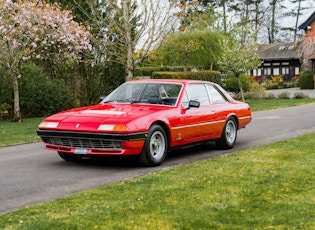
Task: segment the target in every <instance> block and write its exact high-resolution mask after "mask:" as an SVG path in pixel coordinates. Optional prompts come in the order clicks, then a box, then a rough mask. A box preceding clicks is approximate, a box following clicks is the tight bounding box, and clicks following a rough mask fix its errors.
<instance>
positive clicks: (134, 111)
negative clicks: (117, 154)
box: [45, 104, 169, 131]
mask: <svg viewBox="0 0 315 230" xmlns="http://www.w3.org/2000/svg"><path fill="white" fill-rule="evenodd" d="M167 109H169V107H167V106H160V105H154V106H152V105H139V104H99V105H94V106H86V107H81V108H76V109H71V110H67V111H64V112H60V113H58V114H55V115H52V116H50V117H48V118H47V119H45V121H52V122H59V125H58V126H57V128H56V129H59V130H75V131H95V130H97V128H98V127H99V125H100V124H121V125H127V124H128V123H129V122H131V121H132V120H135V119H140V118H143V117H144V116H146V115H148V114H152V113H155V112H158V111H161V110H167Z"/></svg>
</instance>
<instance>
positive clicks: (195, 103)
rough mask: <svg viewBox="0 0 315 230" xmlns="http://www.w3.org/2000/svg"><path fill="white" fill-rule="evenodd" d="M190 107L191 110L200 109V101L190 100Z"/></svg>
mask: <svg viewBox="0 0 315 230" xmlns="http://www.w3.org/2000/svg"><path fill="white" fill-rule="evenodd" d="M188 106H189V107H188V108H190V107H193V108H199V106H200V102H199V101H195V100H190V101H189V104H188Z"/></svg>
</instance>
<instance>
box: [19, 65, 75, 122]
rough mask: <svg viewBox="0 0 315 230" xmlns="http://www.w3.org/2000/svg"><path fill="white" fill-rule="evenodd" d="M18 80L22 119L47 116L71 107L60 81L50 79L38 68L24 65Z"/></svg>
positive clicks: (67, 92) (64, 87)
mask: <svg viewBox="0 0 315 230" xmlns="http://www.w3.org/2000/svg"><path fill="white" fill-rule="evenodd" d="M21 75H22V77H21V78H20V79H19V91H20V106H21V112H22V115H23V116H24V117H38V116H47V115H50V114H52V113H56V112H59V111H62V110H65V109H68V108H71V107H73V103H72V100H71V97H70V92H69V90H68V88H67V87H66V85H65V83H64V82H63V81H62V80H58V79H51V78H48V77H46V76H45V75H44V74H43V71H42V69H41V68H40V67H38V66H35V65H24V66H23V67H22V69H21Z"/></svg>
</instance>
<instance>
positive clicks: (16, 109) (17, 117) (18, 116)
mask: <svg viewBox="0 0 315 230" xmlns="http://www.w3.org/2000/svg"><path fill="white" fill-rule="evenodd" d="M13 92H14V114H13V121H15V122H22V116H21V111H20V94H19V85H18V76H17V75H16V74H13Z"/></svg>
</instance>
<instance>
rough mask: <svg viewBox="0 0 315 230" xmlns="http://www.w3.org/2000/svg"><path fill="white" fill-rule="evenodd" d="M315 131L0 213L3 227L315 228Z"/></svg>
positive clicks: (1, 227)
mask: <svg viewBox="0 0 315 230" xmlns="http://www.w3.org/2000/svg"><path fill="white" fill-rule="evenodd" d="M314 146H315V133H314V134H309V135H305V136H302V137H298V138H294V139H289V140H285V141H281V142H279V143H275V144H271V145H267V146H262V147H257V148H252V149H247V150H244V151H240V152H237V153H234V154H231V155H227V156H223V157H219V158H215V159H209V160H205V161H200V162H196V163H192V164H188V165H184V166H180V167H176V168H171V169H169V170H164V171H160V172H156V173H152V174H150V175H147V176H144V177H139V178H134V179H130V180H127V181H123V182H119V183H116V184H113V185H107V186H103V187H100V188H96V189H92V190H87V191H83V192H79V193H76V194H74V195H72V196H69V197H66V198H61V199H57V200H54V201H51V202H48V203H45V204H40V205H36V206H32V207H29V208H25V209H22V210H19V211H16V212H12V213H8V214H5V215H2V216H0V229H306V230H307V229H314V226H315V198H314V194H315V189H314V188H315V187H314V181H315V174H314V163H315V162H314V161H315V151H314Z"/></svg>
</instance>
